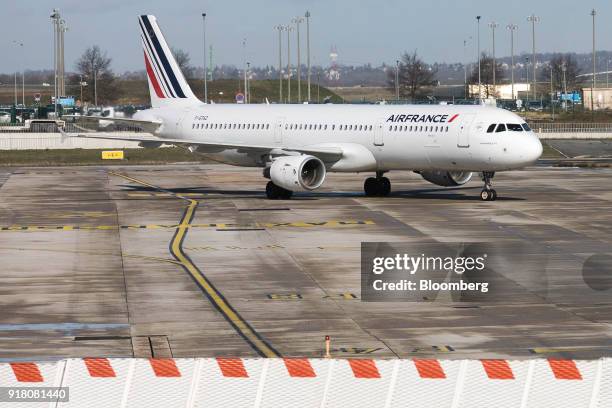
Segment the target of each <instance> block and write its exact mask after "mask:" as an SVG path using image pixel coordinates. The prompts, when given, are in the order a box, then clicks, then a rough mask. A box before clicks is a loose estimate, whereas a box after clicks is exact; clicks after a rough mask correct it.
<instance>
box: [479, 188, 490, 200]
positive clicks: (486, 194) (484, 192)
mask: <svg viewBox="0 0 612 408" xmlns="http://www.w3.org/2000/svg"><path fill="white" fill-rule="evenodd" d="M491 197H492V194H491V191H490V190H486V189H485V190H482V191H481V192H480V199H481V200H482V201H489V200H490V199H491Z"/></svg>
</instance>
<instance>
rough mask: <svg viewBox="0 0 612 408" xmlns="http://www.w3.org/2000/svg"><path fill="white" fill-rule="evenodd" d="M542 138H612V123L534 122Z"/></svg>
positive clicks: (536, 130)
mask: <svg viewBox="0 0 612 408" xmlns="http://www.w3.org/2000/svg"><path fill="white" fill-rule="evenodd" d="M529 126H531V128H532V129H533V131H534V132H536V133H537V134H538V136H539V137H540V139H612V123H551V122H533V123H530V124H529Z"/></svg>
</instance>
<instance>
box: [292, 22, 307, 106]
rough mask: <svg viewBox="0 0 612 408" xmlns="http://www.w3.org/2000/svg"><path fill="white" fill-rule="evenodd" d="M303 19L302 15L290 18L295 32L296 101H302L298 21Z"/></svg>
mask: <svg viewBox="0 0 612 408" xmlns="http://www.w3.org/2000/svg"><path fill="white" fill-rule="evenodd" d="M303 21H304V18H302V17H296V18H294V19H293V20H291V22H292V23H294V24H295V28H296V32H297V81H298V103H301V102H302V63H301V62H300V23H302V22H303Z"/></svg>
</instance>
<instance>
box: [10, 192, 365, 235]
mask: <svg viewBox="0 0 612 408" xmlns="http://www.w3.org/2000/svg"><path fill="white" fill-rule="evenodd" d="M177 197H178V196H177ZM179 198H182V197H179ZM375 224H376V223H375V222H374V221H371V220H365V221H359V220H344V221H343V220H330V221H295V222H263V223H254V224H233V223H210V224H189V225H187V227H186V228H188V229H189V228H216V229H218V230H230V231H231V230H258V229H262V228H314V227H321V228H342V227H351V226H359V225H375ZM178 227H179V224H145V225H6V226H3V227H0V231H75V230H102V231H107V230H117V229H176V228H178Z"/></svg>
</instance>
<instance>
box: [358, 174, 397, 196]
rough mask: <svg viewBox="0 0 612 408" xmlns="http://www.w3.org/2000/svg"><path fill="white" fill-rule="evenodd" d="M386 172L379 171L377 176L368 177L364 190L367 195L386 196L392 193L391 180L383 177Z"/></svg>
mask: <svg viewBox="0 0 612 408" xmlns="http://www.w3.org/2000/svg"><path fill="white" fill-rule="evenodd" d="M383 174H384V172H382V171H377V172H376V178H374V177H368V178H367V179H366V181H365V182H364V183H363V191H364V192H365V195H366V196H367V197H375V196H378V197H386V196H388V195H389V194H390V193H391V181H389V179H388V178H386V177H383Z"/></svg>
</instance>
